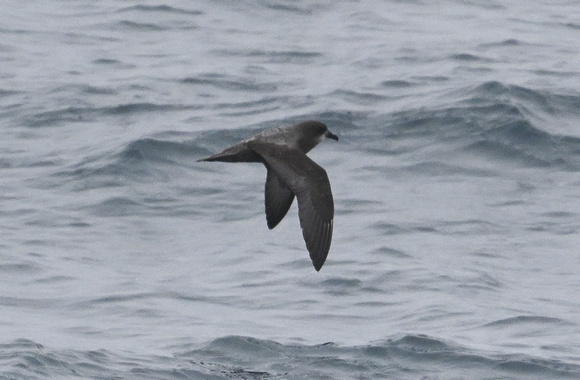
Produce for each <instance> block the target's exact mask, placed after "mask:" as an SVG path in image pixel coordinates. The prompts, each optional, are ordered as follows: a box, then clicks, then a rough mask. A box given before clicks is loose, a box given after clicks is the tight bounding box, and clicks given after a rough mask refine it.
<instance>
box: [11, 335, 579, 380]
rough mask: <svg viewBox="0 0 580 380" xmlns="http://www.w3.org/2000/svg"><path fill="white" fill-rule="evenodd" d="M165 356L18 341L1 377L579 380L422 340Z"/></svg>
mask: <svg viewBox="0 0 580 380" xmlns="http://www.w3.org/2000/svg"><path fill="white" fill-rule="evenodd" d="M165 350H166V351H167V355H154V356H146V355H140V356H138V355H131V354H130V353H127V352H124V353H123V354H118V353H114V352H111V351H108V350H102V349H99V350H88V351H77V350H62V349H52V348H49V347H45V346H43V345H42V344H39V343H36V342H34V341H31V340H26V339H19V340H16V341H13V342H11V343H6V344H1V345H0V353H1V355H0V368H2V369H1V370H0V376H6V377H8V378H28V379H41V378H58V377H60V378H64V377H65V378H84V379H102V378H126V379H184V378H186V379H289V378H308V379H329V378H331V379H333V378H334V379H337V378H340V379H360V378H396V379H419V378H424V379H427V378H465V377H466V376H467V377H468V378H470V379H493V378H510V379H577V378H578V377H579V376H580V365H578V364H576V363H571V362H565V361H562V360H556V359H544V358H537V357H532V356H526V355H521V354H517V353H515V354H510V353H503V354H500V353H489V352H480V351H476V350H472V349H469V348H465V347H462V346H459V345H456V344H453V343H449V342H446V341H443V340H441V339H437V338H434V337H429V336H426V335H405V336H402V337H398V338H394V339H388V340H384V341H378V342H373V343H370V344H367V345H363V346H339V345H336V344H334V343H332V342H328V343H323V344H318V345H311V346H307V345H292V344H289V345H286V344H281V343H278V342H275V341H272V340H263V339H257V338H252V337H244V336H227V337H223V338H218V339H215V340H213V341H211V342H210V343H208V344H205V345H198V344H183V345H179V346H173V347H169V348H166V349H165Z"/></svg>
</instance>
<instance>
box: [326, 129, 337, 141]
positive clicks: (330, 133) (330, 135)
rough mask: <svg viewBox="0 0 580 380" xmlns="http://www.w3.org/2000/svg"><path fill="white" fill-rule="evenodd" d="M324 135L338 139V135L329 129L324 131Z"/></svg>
mask: <svg viewBox="0 0 580 380" xmlns="http://www.w3.org/2000/svg"><path fill="white" fill-rule="evenodd" d="M326 137H327V138H329V139H333V140H336V141H338V136H337V135H335V134H334V133H332V132H330V131H326Z"/></svg>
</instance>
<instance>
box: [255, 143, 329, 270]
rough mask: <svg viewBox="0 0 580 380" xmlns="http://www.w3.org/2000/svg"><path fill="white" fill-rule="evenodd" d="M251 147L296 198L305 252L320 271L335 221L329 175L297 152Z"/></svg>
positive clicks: (271, 146) (261, 145)
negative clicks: (306, 250) (306, 251)
mask: <svg viewBox="0 0 580 380" xmlns="http://www.w3.org/2000/svg"><path fill="white" fill-rule="evenodd" d="M248 145H249V147H250V149H252V150H253V151H255V152H256V153H258V154H259V155H260V156H262V158H263V159H264V161H265V163H266V166H267V167H268V169H269V170H273V171H274V173H275V174H276V175H277V176H278V177H279V178H280V179H281V180H282V181H283V182H284V183H285V184H286V185H287V186H288V188H289V189H290V190H291V191H292V192H293V193H294V194H295V195H296V199H297V200H298V216H299V218H300V226H301V227H302V235H303V236H304V240H305V242H306V248H307V249H308V252H309V253H310V258H311V259H312V264H313V265H314V268H315V269H316V270H317V271H318V270H320V268H321V267H322V265H323V264H324V261H325V260H326V256H327V255H328V251H329V249H330V242H331V240H332V221H333V218H334V201H333V199H332V191H331V189H330V181H329V180H328V175H327V174H326V171H325V170H324V169H323V168H322V167H320V166H319V165H318V164H316V163H315V162H314V161H312V160H311V159H310V158H309V157H308V156H306V154H304V153H302V152H301V151H299V150H298V149H293V148H289V147H287V146H285V145H277V144H266V143H259V142H252V143H251V144H248Z"/></svg>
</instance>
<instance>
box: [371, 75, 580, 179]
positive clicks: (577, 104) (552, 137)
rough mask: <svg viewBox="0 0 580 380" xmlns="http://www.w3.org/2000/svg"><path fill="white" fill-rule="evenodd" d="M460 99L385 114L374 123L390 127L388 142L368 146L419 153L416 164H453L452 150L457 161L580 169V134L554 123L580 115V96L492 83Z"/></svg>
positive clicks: (468, 91)
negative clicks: (470, 159)
mask: <svg viewBox="0 0 580 380" xmlns="http://www.w3.org/2000/svg"><path fill="white" fill-rule="evenodd" d="M454 97H455V99H454V100H453V102H452V103H451V104H448V105H443V106H438V107H437V106H431V107H430V108H419V109H408V110H403V111H400V112H395V113H392V114H389V115H382V116H380V117H379V118H378V119H375V121H374V122H375V124H379V125H385V127H384V128H381V131H382V132H383V133H384V137H385V138H386V139H387V140H385V139H377V138H373V139H372V141H370V142H369V143H368V145H367V147H368V148H369V149H371V150H372V151H374V152H381V151H382V152H383V153H384V154H390V155H392V154H397V155H400V154H408V155H414V156H416V157H414V161H418V162H424V165H425V164H427V163H428V164H430V165H436V166H437V167H441V162H440V161H449V160H450V158H449V153H448V152H450V151H451V152H455V155H454V156H453V157H452V158H451V160H452V162H453V163H456V162H458V161H457V158H458V157H461V158H469V157H471V158H472V159H473V160H475V161H476V160H478V159H481V158H482V159H484V160H487V161H490V162H493V163H494V164H496V163H504V164H506V163H507V164H512V165H515V166H524V167H536V168H547V167H548V168H556V169H561V170H570V171H577V170H580V136H577V132H576V130H575V128H571V127H570V128H565V123H564V124H558V126H554V125H553V124H554V123H555V122H559V121H560V119H566V118H569V119H571V120H572V119H574V120H575V119H576V118H577V117H578V116H580V96H577V95H561V94H553V93H549V92H546V91H537V90H532V89H529V88H525V87H521V86H515V85H506V84H503V83H500V82H495V81H492V82H486V83H483V84H481V85H479V86H476V87H474V88H466V89H462V90H460V91H457V93H456V94H455V96H454ZM547 120H551V122H550V123H548V122H547ZM554 120H556V121H554ZM562 125H564V126H562ZM363 134H365V132H363ZM367 137H370V136H368V135H367ZM385 141H389V144H385ZM391 142H392V143H391ZM387 147H388V148H387ZM437 160H439V161H437ZM452 162H446V166H447V165H450V164H451V165H453V163H452ZM462 164H464V162H462Z"/></svg>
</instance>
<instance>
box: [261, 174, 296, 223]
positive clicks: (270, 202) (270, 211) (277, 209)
mask: <svg viewBox="0 0 580 380" xmlns="http://www.w3.org/2000/svg"><path fill="white" fill-rule="evenodd" d="M266 169H267V170H268V173H267V174H266V191H265V194H266V197H265V203H266V222H267V223H268V228H269V229H272V228H274V227H276V226H277V225H278V223H280V221H281V220H282V219H284V216H286V213H287V212H288V209H289V208H290V206H291V205H292V202H293V201H294V193H293V192H292V190H290V188H289V187H288V185H286V183H285V182H284V181H283V180H282V179H281V178H280V177H278V175H277V174H276V172H275V171H274V170H273V169H271V168H270V167H269V166H268V164H266Z"/></svg>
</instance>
